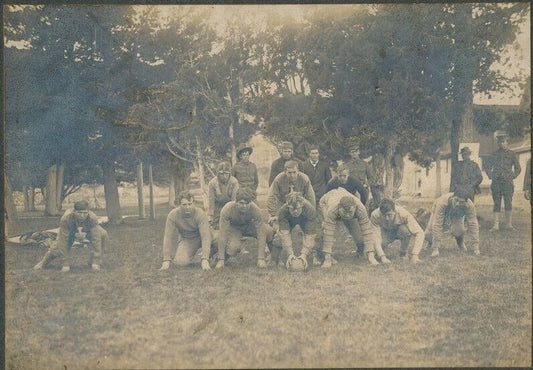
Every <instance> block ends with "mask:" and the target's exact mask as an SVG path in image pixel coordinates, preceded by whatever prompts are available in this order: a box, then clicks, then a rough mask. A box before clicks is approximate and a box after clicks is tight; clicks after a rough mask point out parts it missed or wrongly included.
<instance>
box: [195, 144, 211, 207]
mask: <svg viewBox="0 0 533 370" xmlns="http://www.w3.org/2000/svg"><path fill="white" fill-rule="evenodd" d="M201 148H202V146H201V143H200V139H199V138H198V136H197V137H196V158H197V160H198V181H200V189H201V190H202V199H203V204H204V210H207V208H208V202H207V186H206V184H205V174H204V156H203V154H202V149H201Z"/></svg>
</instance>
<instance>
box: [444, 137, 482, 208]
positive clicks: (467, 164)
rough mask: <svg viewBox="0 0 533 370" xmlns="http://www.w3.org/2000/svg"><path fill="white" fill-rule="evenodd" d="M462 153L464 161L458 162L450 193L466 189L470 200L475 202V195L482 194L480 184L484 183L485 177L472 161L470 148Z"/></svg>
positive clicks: (462, 150)
mask: <svg viewBox="0 0 533 370" xmlns="http://www.w3.org/2000/svg"><path fill="white" fill-rule="evenodd" d="M460 153H461V156H462V157H463V160H462V161H459V162H457V166H456V168H455V171H453V173H452V176H451V181H450V191H451V192H454V191H455V190H457V189H459V188H464V190H465V191H466V192H467V194H468V199H470V200H471V201H472V202H473V201H474V196H475V194H480V193H481V190H480V189H479V184H481V181H483V176H482V175H481V170H480V169H479V166H478V165H477V163H476V162H474V161H473V160H471V159H470V155H471V154H472V151H471V150H470V148H469V147H467V146H465V147H464V148H463V149H461V151H460Z"/></svg>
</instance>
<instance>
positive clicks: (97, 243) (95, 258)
mask: <svg viewBox="0 0 533 370" xmlns="http://www.w3.org/2000/svg"><path fill="white" fill-rule="evenodd" d="M107 239H108V236H107V231H105V230H104V228H103V227H101V226H100V225H99V224H98V217H97V216H96V214H94V213H93V212H91V211H89V203H88V202H87V201H85V200H83V201H79V202H76V203H74V208H73V209H70V210H67V211H66V212H65V214H64V215H63V216H62V217H61V219H60V221H59V234H58V236H57V242H56V243H53V244H52V246H51V247H50V249H49V250H48V251H47V252H46V254H45V255H44V257H43V259H42V260H41V261H40V262H39V263H38V264H36V265H35V266H34V267H33V268H34V269H35V270H40V269H42V268H43V267H45V266H46V265H47V264H48V263H49V262H50V261H51V260H53V259H54V258H59V259H60V260H61V263H62V268H61V271H62V272H69V271H70V264H71V257H70V250H71V248H72V246H73V245H83V244H88V245H89V246H90V247H91V252H90V253H91V254H90V259H89V265H90V266H91V268H92V269H93V270H94V271H98V270H100V265H101V264H102V252H103V250H104V249H105V245H106V242H107Z"/></svg>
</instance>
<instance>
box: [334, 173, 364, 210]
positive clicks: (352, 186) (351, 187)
mask: <svg viewBox="0 0 533 370" xmlns="http://www.w3.org/2000/svg"><path fill="white" fill-rule="evenodd" d="M338 188H344V189H346V190H348V191H349V192H350V193H352V194H354V195H355V193H356V192H358V193H359V197H360V199H361V203H363V204H366V201H367V200H368V190H366V188H365V187H364V185H363V184H362V183H361V182H359V181H357V180H356V179H355V178H354V177H352V175H349V176H348V181H346V184H342V183H341V181H340V180H339V177H338V176H335V177H333V178H332V179H331V180H329V182H328V184H327V189H326V192H328V191H330V190H333V189H338Z"/></svg>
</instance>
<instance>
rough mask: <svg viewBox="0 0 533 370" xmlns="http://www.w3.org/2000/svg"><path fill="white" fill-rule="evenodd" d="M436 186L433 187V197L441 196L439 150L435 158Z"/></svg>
mask: <svg viewBox="0 0 533 370" xmlns="http://www.w3.org/2000/svg"><path fill="white" fill-rule="evenodd" d="M435 171H436V180H437V181H436V183H437V184H436V186H435V196H437V197H440V196H441V195H442V185H441V184H442V181H441V167H440V150H439V151H438V152H437V158H436V166H435Z"/></svg>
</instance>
